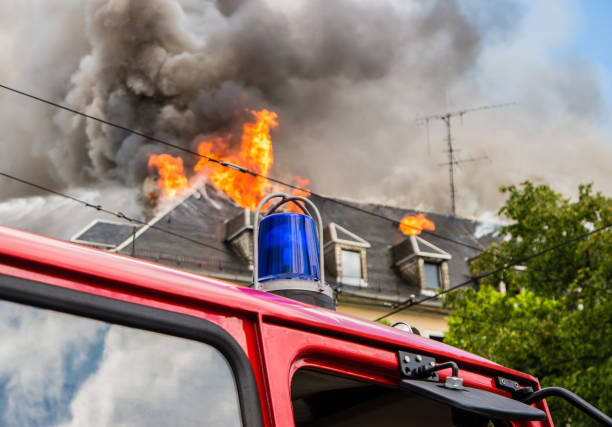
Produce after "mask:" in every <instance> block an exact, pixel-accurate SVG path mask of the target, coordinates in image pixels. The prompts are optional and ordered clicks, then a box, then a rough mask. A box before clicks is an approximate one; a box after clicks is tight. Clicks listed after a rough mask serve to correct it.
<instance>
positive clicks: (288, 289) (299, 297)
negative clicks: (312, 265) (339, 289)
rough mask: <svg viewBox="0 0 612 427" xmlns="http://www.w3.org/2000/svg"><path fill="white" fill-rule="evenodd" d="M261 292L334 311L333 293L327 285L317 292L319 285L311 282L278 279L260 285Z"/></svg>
mask: <svg viewBox="0 0 612 427" xmlns="http://www.w3.org/2000/svg"><path fill="white" fill-rule="evenodd" d="M261 286H262V290H263V291H265V292H270V293H273V294H276V295H280V296H283V297H286V298H291V299H293V300H296V301H300V302H303V303H306V304H311V305H315V306H317V307H323V308H328V309H330V310H335V309H336V307H335V304H334V292H333V289H332V287H331V286H329V284H328V283H325V284H324V286H323V291H322V292H320V291H319V283H318V282H313V281H311V280H299V279H280V280H268V281H267V282H263V283H261Z"/></svg>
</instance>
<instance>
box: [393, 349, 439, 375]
mask: <svg viewBox="0 0 612 427" xmlns="http://www.w3.org/2000/svg"><path fill="white" fill-rule="evenodd" d="M397 357H398V359H399V367H400V371H401V373H402V374H404V375H405V376H407V377H408V378H420V379H425V380H428V381H436V382H437V381H438V380H439V378H438V373H437V372H433V373H432V374H431V375H429V376H427V377H425V378H423V372H424V371H425V370H426V369H427V368H432V367H434V366H436V359H434V358H433V357H429V356H423V355H421V354H415V353H408V352H407V351H398V352H397Z"/></svg>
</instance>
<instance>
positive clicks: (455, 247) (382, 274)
mask: <svg viewBox="0 0 612 427" xmlns="http://www.w3.org/2000/svg"><path fill="white" fill-rule="evenodd" d="M311 200H312V201H313V202H314V203H315V204H316V205H317V207H318V208H319V210H320V211H321V215H322V217H323V225H324V226H327V224H329V223H330V222H334V223H336V224H339V225H340V226H342V227H344V228H346V229H347V230H349V231H350V232H352V233H354V234H356V235H358V236H359V237H361V238H363V239H364V240H366V241H367V242H369V243H370V244H371V248H369V249H367V267H368V287H367V288H359V287H353V286H349V285H338V284H335V283H333V282H332V280H331V279H333V278H331V277H329V279H330V280H328V281H329V282H330V283H331V284H332V286H334V287H336V288H338V289H339V290H341V292H342V293H345V294H351V295H356V296H361V297H365V298H372V299H376V300H381V301H388V302H396V301H403V300H405V299H406V298H408V297H409V296H410V295H411V294H415V295H417V296H418V295H419V289H418V288H416V287H413V286H409V285H408V284H407V282H406V281H405V280H403V279H402V278H401V277H400V276H399V275H398V274H397V273H396V271H395V270H394V268H393V259H392V255H391V247H392V246H393V245H395V244H397V243H399V242H401V241H402V240H403V239H405V238H406V236H404V235H403V234H402V233H401V232H400V231H399V229H398V227H397V225H396V224H394V223H393V222H390V221H388V220H386V219H383V218H380V217H377V216H373V215H369V214H366V213H364V212H361V211H359V210H356V209H353V207H356V208H358V209H364V210H368V211H372V212H374V213H376V214H379V215H381V216H384V217H389V218H392V219H395V220H397V221H399V220H400V219H401V218H403V217H404V216H406V215H414V214H416V213H420V212H417V211H414V210H411V209H402V208H397V207H392V206H384V205H379V204H372V203H367V204H363V203H357V202H349V201H344V200H341V204H338V203H334V201H333V200H330V199H324V198H319V197H316V196H313V197H311ZM241 211H242V208H240V207H239V206H237V205H235V204H234V203H233V202H232V201H231V200H229V199H228V198H227V197H226V196H225V195H223V194H222V193H220V192H218V191H217V190H215V189H213V188H212V187H210V186H208V185H206V186H204V187H201V188H199V189H197V190H194V191H193V193H192V194H190V195H188V196H187V197H186V198H185V199H184V200H183V201H182V202H180V203H178V204H177V205H176V206H174V207H173V208H171V209H170V210H169V211H168V212H167V213H165V214H163V215H161V216H160V217H159V218H156V219H155V221H154V223H155V226H156V227H159V228H163V229H165V230H169V231H172V232H174V233H178V234H181V235H185V236H188V237H189V238H190V239H193V240H196V241H198V242H201V243H202V244H203V245H198V244H195V243H192V242H190V241H187V240H184V239H181V238H179V237H175V236H171V235H168V234H166V233H163V232H161V231H158V230H155V229H153V228H148V229H146V227H145V228H143V229H142V230H140V233H139V234H137V239H136V241H135V242H134V243H135V244H134V255H135V256H136V257H138V258H144V259H150V260H153V261H156V262H160V263H162V264H166V265H171V266H174V267H179V268H184V269H186V270H191V271H196V272H200V273H203V274H214V275H216V276H218V277H221V278H226V279H229V280H235V281H241V282H244V283H248V282H250V278H251V275H252V272H251V270H249V266H248V263H247V261H246V260H244V259H243V258H241V257H240V256H238V255H237V254H236V253H235V252H234V251H233V250H232V248H231V247H230V246H229V245H228V244H227V243H225V242H224V237H225V230H224V221H225V220H227V219H230V218H233V217H235V216H237V215H238V214H239V213H240V212H241ZM427 217H428V218H429V219H431V220H432V221H434V223H435V224H436V230H435V232H433V233H429V232H424V233H422V234H421V237H422V238H423V239H425V240H426V241H429V242H431V243H433V244H434V245H435V246H437V247H438V248H440V249H442V250H444V251H446V252H448V253H450V254H451V255H452V258H451V259H450V260H449V261H448V267H449V274H450V281H451V286H452V285H455V284H457V283H460V282H462V281H464V280H466V279H467V278H469V277H470V272H469V266H468V263H467V260H468V259H469V258H472V257H474V256H475V255H477V254H478V251H477V250H476V249H475V248H485V247H486V246H488V245H489V244H490V243H491V242H492V241H493V239H494V238H493V236H492V234H487V235H485V236H483V237H481V238H476V237H475V233H476V231H477V227H478V226H479V225H481V226H482V223H479V222H477V221H474V220H471V219H465V218H458V217H452V216H448V215H441V214H436V213H427ZM440 236H443V237H446V238H448V239H451V240H456V241H459V242H463V243H465V244H466V245H469V246H473V247H474V249H473V248H469V247H466V246H465V245H460V244H457V243H453V242H452V241H449V240H448V239H445V238H442V237H440ZM130 239H131V237H129V236H128V240H130ZM204 245H207V246H204ZM120 252H121V253H125V254H128V255H129V254H131V253H132V245H131V242H130V244H128V245H127V246H125V247H124V248H123V249H121V251H120ZM328 276H330V275H329V274H328Z"/></svg>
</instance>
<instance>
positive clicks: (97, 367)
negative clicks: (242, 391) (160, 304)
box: [0, 302, 241, 427]
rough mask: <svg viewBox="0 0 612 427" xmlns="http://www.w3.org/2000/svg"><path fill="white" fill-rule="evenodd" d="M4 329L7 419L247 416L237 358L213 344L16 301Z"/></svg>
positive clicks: (175, 421) (228, 421)
mask: <svg viewBox="0 0 612 427" xmlns="http://www.w3.org/2000/svg"><path fill="white" fill-rule="evenodd" d="M0 336H2V338H3V339H2V341H1V342H0V398H1V399H0V400H1V401H2V402H5V403H4V404H2V403H0V421H1V423H2V425H6V426H9V427H11V426H20V427H21V426H30V425H61V426H63V427H70V426H110V425H112V426H130V427H132V426H168V425H173V426H183V425H207V426H213V427H214V426H219V427H221V426H233V425H240V424H241V422H240V411H239V406H238V398H237V393H236V389H235V384H234V379H233V376H232V373H231V370H230V368H229V365H228V364H227V362H226V361H225V359H224V358H223V357H222V356H221V354H220V353H219V352H218V351H217V350H215V349H214V348H212V347H210V346H208V345H206V344H203V343H199V342H195V341H190V340H185V339H180V338H175V337H170V336H166V335H162V334H157V333H153V332H147V331H141V330H136V329H131V328H126V327H122V326H117V325H114V326H111V327H110V328H109V327H108V326H107V325H106V324H105V323H103V322H98V321H93V320H89V319H84V318H79V317H76V316H72V315H66V314H60V313H56V312H52V311H47V310H40V309H34V308H30V307H26V306H21V305H17V304H14V303H8V302H0ZM75 387H76V389H75Z"/></svg>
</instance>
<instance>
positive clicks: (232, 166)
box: [0, 84, 530, 318]
mask: <svg viewBox="0 0 612 427" xmlns="http://www.w3.org/2000/svg"><path fill="white" fill-rule="evenodd" d="M0 88H3V89H5V90H8V91H11V92H14V93H17V94H19V95H22V96H25V97H28V98H31V99H34V100H36V101H39V102H42V103H45V104H48V105H51V106H53V107H56V108H59V109H62V110H66V111H69V112H71V113H73V114H77V115H80V116H82V117H85V118H87V119H90V120H95V121H98V122H100V123H103V124H106V125H108V126H111V127H115V128H117V129H121V130H123V131H125V132H129V133H132V134H134V135H137V136H140V137H142V138H144V139H147V140H150V141H152V142H156V143H159V144H162V145H166V146H168V147H171V148H174V149H177V150H179V151H182V152H184V153H187V154H191V155H194V156H197V157H201V158H204V159H206V160H207V161H210V162H213V163H217V164H219V165H221V166H224V167H227V168H230V169H233V170H236V171H238V172H241V173H247V174H249V175H252V176H256V177H260V178H262V179H265V180H268V181H270V182H274V183H276V184H279V185H283V186H285V187H288V188H291V189H294V190H298V191H302V192H304V193H307V194H310V195H313V196H315V197H318V198H321V199H323V200H327V201H329V202H332V203H335V204H338V205H340V206H344V207H347V208H349V209H353V210H355V211H358V212H361V213H364V214H367V215H371V216H374V217H377V218H379V219H383V220H386V221H389V222H391V223H392V224H394V225H396V226H399V225H400V224H401V221H398V220H396V219H394V218H390V217H387V216H385V215H382V214H379V213H376V212H372V211H369V210H367V209H363V208H361V207H358V206H354V205H352V204H350V203H347V202H344V201H342V200H338V199H334V198H331V197H326V196H323V195H321V194H318V193H315V192H313V191H311V190H309V189H306V188H302V187H299V186H297V185H293V184H289V183H287V182H283V181H281V180H279V179H276V178H273V177H269V176H266V175H262V174H260V173H257V172H253V171H250V170H248V169H246V168H244V167H242V166H240V165H235V164H233V163H230V162H226V161H224V160H221V159H216V158H213V157H211V156H207V155H205V154H201V153H198V152H195V151H193V150H189V149H187V148H184V147H181V146H179V145H176V144H172V143H170V142H167V141H164V140H162V139H159V138H156V137H154V136H151V135H147V134H145V133H142V132H139V131H136V130H134V129H131V128H128V127H126V126H122V125H119V124H117V123H113V122H110V121H108V120H104V119H101V118H99V117H95V116H92V115H89V114H86V113H83V112H81V111H78V110H75V109H73V108H70V107H66V106H64V105H61V104H58V103H56V102H53V101H50V100H48V99H44V98H41V97H38V96H36V95H32V94H30V93H27V92H24V91H21V90H18V89H14V88H12V87H9V86H6V85H3V84H0ZM506 105H513V104H512V103H510V104H500V105H493V106H485V107H480V108H476V109H470V110H462V111H458V112H453V113H451V114H464V113H466V112H469V111H477V110H480V109H487V108H494V107H499V106H506ZM432 118H434V116H432ZM435 118H438V116H435ZM24 183H25V182H24ZM28 184H31V183H28ZM41 189H42V188H41ZM46 190H48V189H45V191H46ZM51 192H53V190H51ZM54 193H55V194H59V193H57V192H54ZM68 197H69V198H71V197H70V196H68ZM75 201H76V200H75ZM79 203H83V202H82V201H79ZM87 205H88V204H87ZM111 214H112V215H115V213H111ZM406 225H407V226H408V227H410V228H413V229H415V230H420V231H421V232H422V233H423V234H427V235H430V236H433V237H436V238H439V239H441V240H445V241H448V242H451V243H455V244H457V245H460V246H464V247H466V248H469V249H472V250H475V251H477V252H483V251H484V250H485V249H484V248H482V247H476V246H473V245H471V244H468V243H465V242H462V241H459V240H456V239H452V238H450V237H447V236H444V235H441V234H438V233H435V232H432V231H430V230H421V229H420V228H419V227H415V226H412V225H409V224H406ZM151 228H154V229H159V227H153V226H151ZM166 232H168V231H166ZM181 238H183V239H187V240H191V241H193V242H197V241H195V240H193V239H190V238H188V237H186V236H181ZM198 244H202V242H198ZM207 246H208V247H211V248H214V249H216V250H218V251H223V250H222V249H220V248H216V247H214V246H210V245H207ZM223 252H225V253H227V251H223ZM527 259H530V258H529V257H528V258H526V259H524V260H527ZM524 260H523V261H524ZM508 261H510V262H511V263H512V265H511V266H514V265H517V263H514V262H513V261H512V260H511V259H508ZM508 268H509V267H508ZM504 269H505V268H504ZM504 269H502V270H499V271H503V270H504ZM499 271H495V272H492V273H490V274H495V273H496V272H499ZM483 277H486V276H483ZM479 278H482V277H476V278H472V279H470V280H469V281H467V282H464V283H461V284H459V285H457V286H456V288H459V287H463V286H466V285H468V284H470V283H472V282H473V281H474V280H478V279H479ZM450 289H453V288H450ZM450 289H448V290H445V291H443V292H440V293H439V294H437V295H434V296H431V297H427V298H424V299H423V300H419V301H418V302H416V303H413V304H411V305H409V306H412V305H417V304H420V303H422V302H425V301H428V300H430V299H433V298H437V296H439V295H442V294H444V293H447V292H449V291H450ZM407 302H408V300H406V302H405V303H407ZM405 303H402V304H400V306H401V305H403V304H405ZM406 308H407V307H406ZM383 318H384V317H383Z"/></svg>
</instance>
